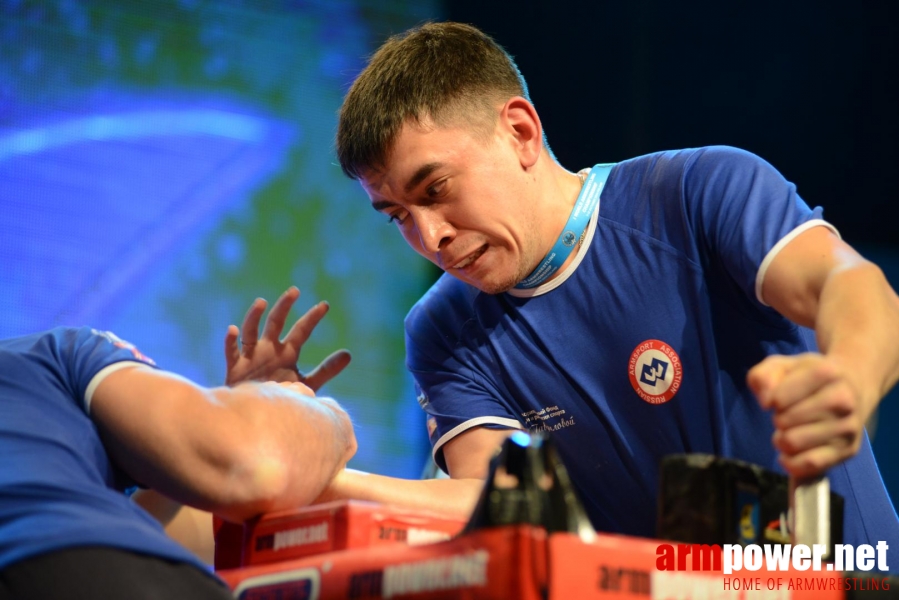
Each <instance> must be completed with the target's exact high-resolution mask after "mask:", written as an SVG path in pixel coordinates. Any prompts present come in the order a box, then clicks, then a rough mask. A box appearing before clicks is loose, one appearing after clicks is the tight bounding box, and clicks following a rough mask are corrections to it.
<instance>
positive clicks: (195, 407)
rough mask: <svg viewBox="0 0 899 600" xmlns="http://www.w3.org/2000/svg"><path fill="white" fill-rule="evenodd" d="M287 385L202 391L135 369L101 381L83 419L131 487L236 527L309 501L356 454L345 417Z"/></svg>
mask: <svg viewBox="0 0 899 600" xmlns="http://www.w3.org/2000/svg"><path fill="white" fill-rule="evenodd" d="M294 385H296V386H299V385H300V384H285V385H278V384H244V385H241V386H237V387H235V388H215V389H211V390H210V389H207V388H202V387H200V386H197V385H194V384H192V383H190V382H188V381H186V380H184V379H182V378H179V377H177V376H174V375H172V374H169V373H165V372H161V371H155V370H151V369H149V368H143V367H134V368H129V369H122V370H120V371H117V372H114V373H111V374H110V375H109V376H108V377H107V378H106V379H104V380H103V382H102V383H101V384H100V385H99V386H98V388H97V390H96V392H95V394H94V398H93V402H92V405H91V406H92V410H91V412H92V416H93V417H94V419H95V421H96V422H97V424H98V426H99V428H100V430H101V435H102V436H103V438H104V441H105V443H106V446H107V449H108V450H109V452H110V454H111V455H112V456H113V457H114V459H115V460H116V462H117V463H118V464H119V465H121V466H122V467H123V468H124V470H125V471H126V472H127V473H129V474H130V475H131V476H132V477H133V478H134V479H135V480H137V481H140V482H141V483H142V484H144V485H146V486H148V487H150V488H153V489H155V490H158V491H160V492H161V493H163V494H165V495H166V496H168V497H169V498H172V499H174V500H176V501H178V502H181V503H183V504H187V505H189V506H194V507H197V508H200V509H203V510H207V511H212V512H215V513H218V514H220V515H222V516H223V517H225V518H228V519H231V520H243V519H246V518H249V517H252V516H254V515H256V514H259V513H261V512H265V511H271V510H278V509H280V508H292V507H296V506H301V505H303V504H308V503H310V502H311V501H312V500H313V499H315V497H316V496H318V494H320V493H321V490H322V489H323V488H324V487H325V485H327V483H328V482H329V481H330V480H331V478H332V477H333V475H334V474H335V473H336V472H337V471H338V470H339V469H341V468H343V466H344V465H345V464H346V461H347V460H349V458H350V457H351V456H352V454H353V453H354V452H355V449H356V441H355V437H354V436H353V430H352V425H351V423H350V421H349V418H348V417H347V415H346V413H344V412H343V410H341V409H340V407H339V406H338V405H337V404H336V403H335V402H333V401H331V400H327V399H321V398H314V397H310V396H307V395H303V394H301V393H299V392H298V391H297V390H295V389H294V388H293V387H292V386H294ZM298 389H299V390H300V391H302V390H303V389H305V390H307V391H308V388H304V387H301V388H298ZM309 393H311V391H309Z"/></svg>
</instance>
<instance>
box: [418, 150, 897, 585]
mask: <svg viewBox="0 0 899 600" xmlns="http://www.w3.org/2000/svg"><path fill="white" fill-rule="evenodd" d="M815 226H828V227H829V225H828V224H827V223H825V222H824V221H822V220H821V210H820V209H815V210H811V209H809V207H808V206H807V205H806V204H805V203H804V202H803V201H802V200H801V199H800V198H799V196H798V195H797V194H796V190H795V187H794V186H793V185H792V184H790V183H788V182H787V181H785V180H784V178H783V177H782V176H781V175H780V174H779V173H778V172H777V171H776V170H774V168H772V167H771V166H770V165H769V164H768V163H766V162H764V161H762V160H761V159H759V158H758V157H756V156H754V155H752V154H749V153H747V152H744V151H741V150H737V149H733V148H724V147H713V148H702V149H692V150H682V151H672V152H662V153H657V154H651V155H647V156H642V157H639V158H635V159H632V160H628V161H625V162H622V163H619V164H618V165H616V166H615V167H614V168H613V170H612V171H611V173H610V175H609V179H608V181H607V183H606V186H605V188H604V189H603V192H602V195H601V198H600V204H599V207H598V208H597V214H596V215H594V217H593V220H592V221H591V223H590V225H589V227H588V232H587V235H586V237H585V239H584V243H583V245H582V247H581V249H580V251H579V253H578V255H577V256H576V258H575V260H574V261H573V264H572V265H571V266H570V267H568V268H567V269H566V271H565V272H564V273H563V274H562V275H560V276H559V277H558V278H557V279H555V280H553V281H551V282H549V283H548V284H544V285H543V286H541V287H538V288H536V289H535V290H526V291H520V290H513V291H512V292H508V293H504V294H497V295H488V294H484V293H482V292H480V291H478V290H477V289H475V288H474V287H471V286H469V285H467V284H465V283H463V282H461V281H459V280H458V279H456V278H454V277H451V276H449V275H443V276H442V277H441V278H440V280H438V282H437V283H436V284H435V285H434V286H433V287H432V289H431V290H429V291H428V292H427V293H426V295H425V296H424V297H423V298H422V299H421V300H420V301H419V302H418V303H417V304H416V305H415V306H414V307H413V309H412V310H411V311H410V313H409V315H408V316H407V318H406V345H407V365H408V367H409V369H410V370H411V372H412V374H413V376H414V378H415V381H416V383H417V385H418V387H419V402H420V404H421V405H422V406H423V408H424V409H425V411H426V412H427V413H428V416H429V418H428V427H429V433H430V436H431V441H432V444H433V447H434V453H435V459H436V460H437V462H438V464H440V465H441V466H445V465H444V461H443V456H442V452H441V449H442V447H443V445H444V444H445V443H446V442H448V441H449V440H450V439H452V438H453V437H455V436H457V435H459V434H460V433H462V432H464V431H466V430H467V429H469V428H471V427H476V426H486V427H491V428H501V427H516V428H522V429H531V430H534V429H540V430H548V431H551V432H552V433H553V436H554V439H555V441H556V443H557V445H558V447H559V450H560V454H561V456H562V458H563V460H564V462H565V465H566V468H567V469H568V471H569V473H570V475H571V479H572V482H573V484H574V485H575V487H576V489H577V491H578V492H579V495H580V497H581V499H582V501H583V502H584V504H585V508H586V509H587V511H588V514H589V515H590V517H591V519H592V521H593V523H594V525H595V526H596V527H597V529H599V530H601V531H608V532H621V533H627V534H631V535H640V536H647V537H651V536H653V535H655V525H656V496H657V488H658V477H659V465H660V461H661V460H662V458H663V457H664V456H666V455H669V454H675V453H685V452H701V453H711V454H716V455H719V456H723V457H732V458H738V459H742V460H745V461H749V462H752V463H755V464H758V465H762V466H764V467H766V468H769V469H772V470H776V471H779V472H783V471H782V469H781V468H780V467H779V465H778V464H777V461H776V457H777V453H776V451H775V450H774V448H773V446H772V444H771V435H772V433H773V424H772V418H771V415H770V414H768V413H766V412H765V411H763V410H761V408H760V407H759V405H758V402H757V400H756V398H755V397H754V395H753V394H752V392H751V391H750V390H749V389H748V387H747V385H746V374H747V372H748V370H749V368H751V367H752V366H754V365H755V364H757V363H758V362H760V361H761V360H762V359H763V358H764V357H765V356H768V355H770V354H797V353H800V352H806V351H814V350H816V345H815V339H814V333H813V332H812V331H810V330H809V329H806V328H802V327H799V326H797V325H795V324H794V323H792V322H790V321H789V320H787V319H786V318H785V317H783V316H782V315H780V314H779V313H778V312H776V311H775V310H773V309H771V308H770V307H767V306H765V305H764V303H763V302H762V301H761V300H760V298H759V290H760V289H761V281H762V278H763V277H764V272H765V269H767V264H768V263H769V262H770V260H771V258H772V257H773V256H774V255H775V254H776V252H777V250H778V249H779V248H780V247H782V246H783V245H784V244H785V242H786V241H788V240H790V239H792V237H793V236H795V235H797V234H798V233H799V232H801V231H804V230H805V229H807V228H809V227H815ZM828 474H829V476H830V479H831V484H832V487H833V489H834V490H835V491H837V492H838V493H840V494H842V495H843V496H844V498H845V499H846V511H845V542H846V543H854V544H857V543H865V542H867V543H871V541H872V540H886V541H887V542H888V543H889V545H890V548H891V550H890V554H891V555H892V554H894V552H895V551H899V521H897V518H896V513H895V510H894V509H893V506H892V503H891V502H890V499H889V496H888V495H887V492H886V490H885V488H884V486H883V482H882V479H881V477H880V473H879V471H878V469H877V466H876V464H875V462H874V457H873V455H872V453H871V447H870V443H869V442H868V440H867V438H865V440H864V442H863V444H862V447H861V450H860V451H859V453H858V456H856V457H854V458H853V459H851V460H849V461H847V462H845V463H844V464H841V465H839V466H837V467H836V468H834V469H832V470H831V471H830V472H829V473H828ZM895 556H897V559H896V560H893V561H892V562H890V563H889V564H890V565H891V568H899V554H895Z"/></svg>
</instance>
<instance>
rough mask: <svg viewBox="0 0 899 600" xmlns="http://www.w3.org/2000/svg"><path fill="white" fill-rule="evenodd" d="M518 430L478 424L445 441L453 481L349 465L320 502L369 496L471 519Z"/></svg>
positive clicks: (335, 479) (390, 502) (371, 498)
mask: <svg viewBox="0 0 899 600" xmlns="http://www.w3.org/2000/svg"><path fill="white" fill-rule="evenodd" d="M514 431H515V430H514V429H499V430H497V429H487V428H485V427H474V428H472V429H469V430H468V431H466V432H464V433H462V434H460V435H458V436H456V437H455V438H453V439H452V440H450V441H449V442H447V443H446V445H445V446H443V452H444V457H445V458H446V464H447V468H448V469H449V474H450V477H451V478H450V479H398V478H395V477H385V476H383V475H375V474H372V473H364V472H362V471H355V470H353V469H345V470H343V471H341V472H340V473H338V474H337V476H336V477H335V478H334V480H333V481H332V482H331V484H330V485H329V486H328V488H327V489H326V490H325V492H324V493H323V494H322V495H321V496H320V497H319V498H318V499H317V500H316V502H328V501H331V500H367V501H371V502H379V503H382V504H391V505H394V506H401V507H403V508H410V509H420V510H432V511H435V512H439V513H440V514H446V515H453V516H458V517H461V518H468V517H469V516H471V513H472V511H473V510H474V508H475V505H476V504H477V502H478V498H479V497H480V495H481V490H482V489H483V487H484V480H485V479H486V478H487V475H488V468H489V465H490V460H491V459H492V458H493V456H494V455H495V454H496V452H497V450H498V449H499V447H500V446H501V445H502V443H503V441H504V440H505V439H506V438H507V437H509V436H510V435H511V434H512V433H513V432H514Z"/></svg>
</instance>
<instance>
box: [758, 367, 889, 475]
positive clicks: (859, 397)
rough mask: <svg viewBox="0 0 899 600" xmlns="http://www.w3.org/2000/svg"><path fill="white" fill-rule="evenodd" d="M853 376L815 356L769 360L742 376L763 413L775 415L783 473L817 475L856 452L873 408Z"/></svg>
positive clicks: (776, 444) (872, 399)
mask: <svg viewBox="0 0 899 600" xmlns="http://www.w3.org/2000/svg"><path fill="white" fill-rule="evenodd" d="M856 375H857V374H856V373H853V371H852V369H851V368H850V367H849V366H848V365H846V364H844V363H842V362H841V361H839V360H837V359H834V358H831V357H828V356H825V355H823V354H819V353H806V354H800V355H796V356H777V355H775V356H769V357H768V358H766V359H765V360H763V361H762V362H760V363H759V364H758V365H756V366H755V367H753V368H752V369H751V370H750V371H749V374H748V375H747V383H748V384H749V387H750V389H752V391H753V392H754V393H755V395H756V396H757V397H758V400H759V403H760V404H761V406H762V407H763V408H765V409H770V410H773V411H774V427H775V432H774V436H773V437H772V442H773V444H774V447H775V448H776V449H777V450H778V451H779V452H780V456H779V457H778V459H779V461H780V463H781V465H782V466H783V467H784V469H786V471H787V472H788V473H789V474H791V475H794V476H796V477H812V476H816V475H820V474H821V473H823V472H824V471H826V470H827V469H829V468H830V467H833V466H834V465H837V464H839V463H840V462H842V461H844V460H846V459H847V458H850V457H852V456H854V455H855V454H856V452H858V449H859V446H860V445H861V442H862V439H863V432H864V427H865V422H866V421H867V419H868V417H869V416H870V415H871V412H873V410H874V408H875V407H876V404H877V399H876V397H873V396H874V395H873V394H871V393H869V392H866V390H865V389H864V386H863V385H862V384H861V382H859V381H857V379H856Z"/></svg>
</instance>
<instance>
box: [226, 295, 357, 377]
mask: <svg viewBox="0 0 899 600" xmlns="http://www.w3.org/2000/svg"><path fill="white" fill-rule="evenodd" d="M299 297H300V290H298V289H297V288H296V287H294V286H291V287H290V288H288V289H287V291H285V292H284V293H283V294H281V297H280V298H278V301H277V302H275V305H274V306H272V309H271V311H270V312H269V314H268V317H267V318H266V319H265V326H264V328H263V330H262V335H260V334H259V322H260V321H261V319H262V315H263V313H265V309H266V307H267V306H268V303H267V302H266V301H265V299H263V298H257V299H256V300H255V301H254V302H253V304H251V305H250V308H249V310H248V311H247V314H246V316H245V317H244V320H243V327H242V328H241V329H238V328H237V326H236V325H229V326H228V331H227V333H226V334H225V364H226V367H227V372H226V374H225V383H226V384H227V385H235V384H237V383H240V382H242V381H251V380H253V381H298V382H301V383H303V384H305V385H307V386H308V387H310V388H312V389H313V390H316V391H317V390H318V389H319V388H320V387H321V386H323V385H324V384H325V383H327V382H328V381H330V380H331V379H332V378H333V377H335V376H336V375H337V374H338V373H340V372H341V371H343V369H344V368H345V367H346V366H347V365H348V364H349V363H350V353H349V352H347V351H346V350H338V351H336V352H334V353H332V354H331V355H330V356H328V357H327V358H326V359H325V360H323V361H322V362H321V364H319V365H318V366H317V367H315V368H314V369H313V370H312V371H310V372H309V373H307V374H305V375H304V374H302V373H300V372H299V370H298V369H297V360H299V358H300V350H301V349H302V347H303V344H305V343H306V340H308V339H309V336H310V335H311V334H312V330H313V329H315V327H316V325H318V323H319V321H321V320H322V318H324V316H325V315H326V314H327V313H328V309H329V306H328V303H327V302H319V303H318V304H316V305H315V306H313V307H312V308H310V309H309V310H308V311H306V314H304V315H303V316H302V317H300V318H299V319H298V320H297V322H296V323H294V324H293V326H292V327H291V328H290V331H288V332H287V335H286V336H284V338H283V339H281V332H282V331H283V330H284V324H285V322H286V321H287V315H288V313H290V309H291V308H292V307H293V305H294V303H295V302H296V300H297V298H299Z"/></svg>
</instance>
